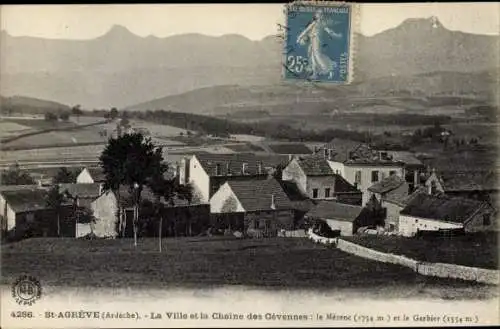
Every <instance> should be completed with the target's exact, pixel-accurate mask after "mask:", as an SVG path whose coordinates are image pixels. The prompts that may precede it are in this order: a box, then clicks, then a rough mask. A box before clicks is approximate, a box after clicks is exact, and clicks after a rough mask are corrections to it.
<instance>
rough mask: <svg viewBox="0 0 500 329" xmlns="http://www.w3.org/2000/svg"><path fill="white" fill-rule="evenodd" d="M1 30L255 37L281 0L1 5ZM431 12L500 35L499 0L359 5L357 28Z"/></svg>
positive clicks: (452, 23) (452, 25)
mask: <svg viewBox="0 0 500 329" xmlns="http://www.w3.org/2000/svg"><path fill="white" fill-rule="evenodd" d="M0 15H1V16H0V23H1V28H2V30H6V31H7V32H8V33H9V34H10V35H13V36H34V37H43V38H51V39H92V38H95V37H98V36H100V35H103V34H105V33H106V32H107V31H108V30H109V29H110V28H111V26H113V25H122V26H125V27H126V28H127V29H128V30H130V31H131V32H132V33H134V34H136V35H139V36H148V35H155V36H157V37H166V36H171V35H176V34H184V33H201V34H206V35H213V36H219V35H223V34H241V35H243V36H246V37H247V38H249V39H252V40H260V39H262V38H264V37H266V36H268V35H272V34H277V33H278V28H277V24H278V23H283V22H284V13H283V4H189V5H180V4H175V5H160V4H149V5H142V4H141V5H140V4H136V5H108V4H107V5H3V6H1V7H0ZM430 16H436V17H438V19H439V20H440V22H441V23H442V24H443V25H444V26H445V27H446V28H448V29H450V30H458V31H463V32H468V33H476V34H490V35H495V34H496V35H498V34H500V18H499V17H500V3H493V2H490V3H420V4H417V3H405V4H362V5H361V9H360V15H359V25H358V31H360V32H361V33H363V34H364V35H367V36H369V35H374V34H377V33H380V32H382V31H384V30H386V29H389V28H392V27H395V26H397V25H399V24H400V23H402V22H403V21H404V20H405V19H408V18H418V17H422V18H427V17H430Z"/></svg>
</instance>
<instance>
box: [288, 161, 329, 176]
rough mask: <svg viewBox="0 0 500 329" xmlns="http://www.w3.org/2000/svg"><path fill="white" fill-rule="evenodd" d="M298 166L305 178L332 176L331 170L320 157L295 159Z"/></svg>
mask: <svg viewBox="0 0 500 329" xmlns="http://www.w3.org/2000/svg"><path fill="white" fill-rule="evenodd" d="M297 162H298V164H299V166H300V167H301V168H302V170H303V171H304V173H305V174H306V176H327V175H329V176H333V174H334V173H333V170H332V168H331V167H330V165H329V164H328V162H327V161H326V159H324V158H322V157H317V156H315V157H307V158H301V159H297Z"/></svg>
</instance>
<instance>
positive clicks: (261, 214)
mask: <svg viewBox="0 0 500 329" xmlns="http://www.w3.org/2000/svg"><path fill="white" fill-rule="evenodd" d="M210 212H211V213H212V215H213V217H214V218H215V220H216V222H217V223H218V225H217V223H216V225H215V226H219V227H220V226H222V227H223V228H226V229H229V230H233V231H240V232H243V233H246V234H248V235H251V236H256V237H260V236H267V237H268V236H276V235H277V234H278V231H279V230H293V229H294V210H293V205H292V203H291V202H290V200H289V199H288V197H287V195H286V193H285V192H284V191H283V189H282V187H281V185H280V184H279V183H278V181H276V180H275V179H273V178H271V179H265V180H262V179H253V180H245V181H227V182H226V183H224V184H223V185H222V186H221V187H220V188H219V190H218V191H217V192H216V193H215V194H214V195H213V196H212V198H211V199H210Z"/></svg>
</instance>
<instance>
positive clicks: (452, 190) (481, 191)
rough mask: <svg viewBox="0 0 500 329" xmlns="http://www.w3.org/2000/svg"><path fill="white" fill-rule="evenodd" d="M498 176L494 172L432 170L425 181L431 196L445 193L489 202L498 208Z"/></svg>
mask: <svg viewBox="0 0 500 329" xmlns="http://www.w3.org/2000/svg"><path fill="white" fill-rule="evenodd" d="M496 176H497V175H496V174H495V173H494V172H492V171H473V170H469V171H455V170H443V171H436V170H434V169H433V170H432V171H431V174H430V176H429V177H428V178H427V180H426V181H425V186H426V187H427V191H428V193H429V194H436V193H445V194H446V195H449V196H458V197H463V198H469V199H475V200H480V201H488V202H490V203H491V204H492V205H493V206H496V202H497V201H498V185H497V177H496Z"/></svg>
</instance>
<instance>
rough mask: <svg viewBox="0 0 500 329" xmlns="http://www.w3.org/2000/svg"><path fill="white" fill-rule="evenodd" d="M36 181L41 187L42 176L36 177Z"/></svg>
mask: <svg viewBox="0 0 500 329" xmlns="http://www.w3.org/2000/svg"><path fill="white" fill-rule="evenodd" d="M36 182H37V185H38V187H43V183H42V177H40V178H38V179H37V181H36Z"/></svg>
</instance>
